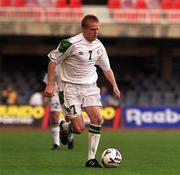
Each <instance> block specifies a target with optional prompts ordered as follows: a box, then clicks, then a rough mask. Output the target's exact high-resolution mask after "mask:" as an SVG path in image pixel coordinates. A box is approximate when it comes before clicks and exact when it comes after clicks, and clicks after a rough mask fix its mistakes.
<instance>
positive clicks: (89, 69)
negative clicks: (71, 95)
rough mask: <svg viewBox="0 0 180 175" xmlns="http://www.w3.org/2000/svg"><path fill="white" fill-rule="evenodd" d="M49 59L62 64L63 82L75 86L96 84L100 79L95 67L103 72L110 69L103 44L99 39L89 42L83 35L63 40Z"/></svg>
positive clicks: (49, 55)
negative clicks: (98, 67)
mask: <svg viewBox="0 0 180 175" xmlns="http://www.w3.org/2000/svg"><path fill="white" fill-rule="evenodd" d="M48 57H49V58H50V59H51V60H52V61H53V62H55V63H56V64H59V63H60V64H61V67H60V69H61V70H60V71H61V72H60V74H61V79H62V81H64V82H69V83H74V84H92V83H95V82H96V81H97V78H98V76H97V72H96V66H95V65H98V66H100V68H101V69H102V70H103V71H107V70H109V69H110V64H109V58H108V55H107V52H106V50H105V48H104V46H103V44H102V43H101V42H100V41H99V40H98V39H96V40H95V41H92V42H89V41H87V40H86V39H85V38H84V36H83V34H82V33H81V34H79V35H76V36H74V37H71V38H69V39H64V40H62V41H61V42H60V44H59V46H58V47H57V49H55V50H53V51H51V52H50V53H49V54H48Z"/></svg>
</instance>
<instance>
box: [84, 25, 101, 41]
mask: <svg viewBox="0 0 180 175" xmlns="http://www.w3.org/2000/svg"><path fill="white" fill-rule="evenodd" d="M99 28H100V24H99V23H98V22H92V23H89V24H88V25H87V26H86V27H83V30H82V31H83V35H84V37H85V39H86V40H87V41H90V42H92V41H94V40H96V38H97V36H98V33H99Z"/></svg>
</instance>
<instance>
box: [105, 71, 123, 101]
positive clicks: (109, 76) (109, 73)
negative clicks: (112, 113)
mask: <svg viewBox="0 0 180 175" xmlns="http://www.w3.org/2000/svg"><path fill="white" fill-rule="evenodd" d="M104 75H105V77H106V79H107V80H108V81H109V82H110V83H111V85H112V87H113V92H114V96H115V98H120V90H119V88H118V86H117V83H116V80H115V77H114V73H113V71H112V69H109V70H107V71H104Z"/></svg>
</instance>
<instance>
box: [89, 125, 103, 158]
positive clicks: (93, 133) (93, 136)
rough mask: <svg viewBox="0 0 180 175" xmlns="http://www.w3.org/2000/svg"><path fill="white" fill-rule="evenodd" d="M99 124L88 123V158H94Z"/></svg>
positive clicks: (97, 142) (98, 138) (98, 136)
mask: <svg viewBox="0 0 180 175" xmlns="http://www.w3.org/2000/svg"><path fill="white" fill-rule="evenodd" d="M100 129H101V126H97V125H92V124H90V127H89V133H88V143H89V144H88V160H89V159H95V156H96V152H97V148H98V144H99V140H100Z"/></svg>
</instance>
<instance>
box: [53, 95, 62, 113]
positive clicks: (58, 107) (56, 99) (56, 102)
mask: <svg viewBox="0 0 180 175" xmlns="http://www.w3.org/2000/svg"><path fill="white" fill-rule="evenodd" d="M50 108H51V112H52V111H57V112H60V111H62V107H61V105H60V102H59V95H58V92H56V93H54V95H53V96H52V97H51V98H50Z"/></svg>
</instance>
